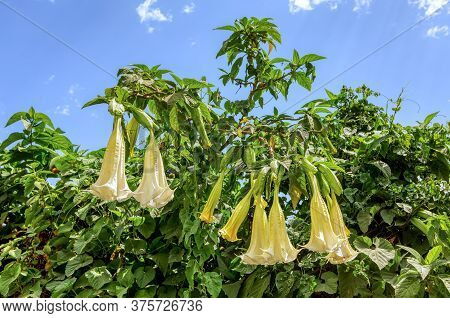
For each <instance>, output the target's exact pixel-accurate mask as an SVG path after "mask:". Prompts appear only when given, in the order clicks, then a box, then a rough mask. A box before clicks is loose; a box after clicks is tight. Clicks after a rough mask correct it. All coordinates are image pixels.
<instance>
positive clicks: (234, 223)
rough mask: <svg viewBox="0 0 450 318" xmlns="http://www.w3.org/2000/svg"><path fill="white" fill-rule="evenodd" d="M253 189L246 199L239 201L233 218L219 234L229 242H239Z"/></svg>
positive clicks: (232, 215)
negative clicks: (239, 232) (238, 233)
mask: <svg viewBox="0 0 450 318" xmlns="http://www.w3.org/2000/svg"><path fill="white" fill-rule="evenodd" d="M252 194H253V187H252V188H251V189H250V190H249V191H248V193H247V194H246V195H245V197H244V198H243V199H242V200H241V201H239V203H238V204H237V205H236V208H235V209H234V211H233V213H232V214H231V217H230V218H229V220H228V222H227V224H225V226H224V227H223V228H222V229H220V231H219V234H220V235H221V236H222V237H223V238H224V239H225V240H227V241H230V242H235V241H237V240H238V238H237V232H238V231H239V228H240V226H241V224H242V223H243V222H244V220H245V218H246V217H247V214H248V210H249V209H250V201H251V199H252Z"/></svg>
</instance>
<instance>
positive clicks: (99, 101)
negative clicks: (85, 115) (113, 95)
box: [81, 96, 108, 109]
mask: <svg viewBox="0 0 450 318" xmlns="http://www.w3.org/2000/svg"><path fill="white" fill-rule="evenodd" d="M98 104H108V99H107V98H106V97H103V96H97V97H95V98H94V99H91V100H90V101H88V102H87V103H86V104H84V105H83V107H81V108H82V109H83V108H86V107H89V106H93V105H98Z"/></svg>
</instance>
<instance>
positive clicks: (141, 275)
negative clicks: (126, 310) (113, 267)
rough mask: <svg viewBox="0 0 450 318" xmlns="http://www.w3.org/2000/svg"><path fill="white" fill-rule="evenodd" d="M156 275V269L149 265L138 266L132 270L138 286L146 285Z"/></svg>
mask: <svg viewBox="0 0 450 318" xmlns="http://www.w3.org/2000/svg"><path fill="white" fill-rule="evenodd" d="M155 275H156V271H155V270H154V269H153V268H152V267H150V266H145V267H144V266H142V267H138V268H137V269H136V271H135V272H134V277H135V278H136V284H137V285H138V286H139V287H140V288H144V287H145V286H147V285H148V284H149V283H150V282H151V281H152V280H153V279H154V278H155Z"/></svg>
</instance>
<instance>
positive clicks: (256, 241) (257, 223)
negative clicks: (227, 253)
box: [241, 195, 269, 265]
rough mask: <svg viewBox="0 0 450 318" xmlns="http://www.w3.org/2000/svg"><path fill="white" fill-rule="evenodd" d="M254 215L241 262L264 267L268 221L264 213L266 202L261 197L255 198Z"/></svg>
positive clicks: (267, 241) (267, 242) (267, 244)
mask: <svg viewBox="0 0 450 318" xmlns="http://www.w3.org/2000/svg"><path fill="white" fill-rule="evenodd" d="M255 206H256V208H255V213H254V215H253V222H252V236H251V238H250V246H249V247H248V250H247V252H246V253H245V254H244V255H242V256H241V258H242V262H243V263H245V264H249V265H266V264H267V258H268V256H269V254H268V253H267V252H265V250H266V249H267V248H268V246H269V236H268V231H269V227H268V221H267V215H266V212H265V211H264V209H265V207H266V206H267V202H266V201H264V199H263V197H262V195H259V196H255Z"/></svg>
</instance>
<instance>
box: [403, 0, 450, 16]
mask: <svg viewBox="0 0 450 318" xmlns="http://www.w3.org/2000/svg"><path fill="white" fill-rule="evenodd" d="M408 1H409V3H411V4H413V5H416V6H417V7H418V8H419V9H421V10H423V11H425V15H426V16H432V15H434V14H438V13H440V11H441V9H442V8H443V7H445V6H446V5H448V4H449V2H450V0H408ZM449 13H450V11H449Z"/></svg>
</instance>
